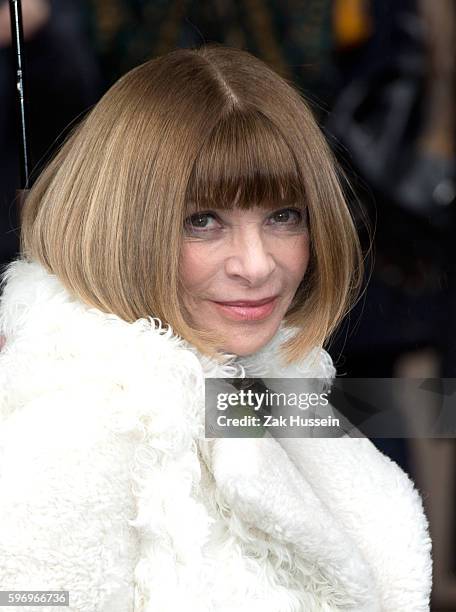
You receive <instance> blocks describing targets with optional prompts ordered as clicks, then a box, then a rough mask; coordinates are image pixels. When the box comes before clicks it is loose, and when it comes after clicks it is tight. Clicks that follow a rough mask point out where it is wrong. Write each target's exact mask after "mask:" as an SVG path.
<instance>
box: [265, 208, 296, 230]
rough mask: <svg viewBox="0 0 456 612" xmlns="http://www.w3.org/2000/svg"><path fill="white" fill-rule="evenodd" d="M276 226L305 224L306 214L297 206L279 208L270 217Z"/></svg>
mask: <svg viewBox="0 0 456 612" xmlns="http://www.w3.org/2000/svg"><path fill="white" fill-rule="evenodd" d="M269 219H270V221H272V225H274V226H279V227H281V226H283V227H290V226H291V227H296V226H301V225H303V224H304V221H305V219H304V214H303V213H302V212H301V211H300V210H296V209H295V208H284V209H283V210H278V211H277V212H275V213H274V214H272V215H271V216H270V217H269Z"/></svg>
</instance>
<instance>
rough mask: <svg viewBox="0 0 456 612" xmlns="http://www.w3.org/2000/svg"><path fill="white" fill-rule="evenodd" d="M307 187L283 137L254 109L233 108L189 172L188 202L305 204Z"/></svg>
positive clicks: (214, 204)
mask: <svg viewBox="0 0 456 612" xmlns="http://www.w3.org/2000/svg"><path fill="white" fill-rule="evenodd" d="M305 199H306V198H305V186H304V183H303V181H302V179H301V177H300V173H299V169H298V166H297V163H296V160H295V157H294V155H293V153H292V151H291V149H290V147H289V146H288V144H287V142H286V140H285V138H284V137H283V135H282V134H281V133H280V131H279V130H278V129H277V127H276V126H274V125H273V124H272V123H271V121H270V120H269V119H268V118H267V117H266V116H265V115H263V114H262V113H261V112H259V111H257V110H247V111H245V110H241V109H239V108H235V109H232V110H230V112H229V113H227V114H226V115H224V116H223V118H222V119H221V121H220V122H219V123H218V124H217V125H216V126H215V127H214V129H213V130H212V132H211V133H210V135H209V137H208V138H207V140H206V142H205V143H204V145H203V147H202V148H201V151H200V152H199V154H198V157H197V159H196V160H195V164H194V166H193V169H192V173H191V176H190V180H189V183H188V188H187V193H186V203H187V205H188V206H189V205H191V206H192V209H194V210H196V211H200V210H205V209H208V208H220V209H231V208H233V207H234V206H236V207H238V208H241V209H244V210H246V209H249V208H252V207H253V206H263V207H266V208H274V207H276V206H277V205H281V204H289V205H291V204H293V205H298V206H304V205H305Z"/></svg>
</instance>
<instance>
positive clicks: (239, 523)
mask: <svg viewBox="0 0 456 612" xmlns="http://www.w3.org/2000/svg"><path fill="white" fill-rule="evenodd" d="M290 333H293V330H289V329H285V328H284V327H282V328H281V329H280V330H279V332H278V333H277V335H276V336H275V338H273V339H272V340H271V342H270V343H269V344H268V345H267V346H266V347H264V348H263V349H262V350H261V351H259V352H258V353H256V354H255V355H253V356H250V357H249V358H244V359H239V358H236V357H235V356H234V355H231V356H227V358H226V362H225V363H224V364H223V365H220V364H217V363H215V362H213V361H212V360H210V359H208V358H207V357H204V356H202V355H199V354H198V353H197V351H196V350H195V349H194V348H193V347H191V346H189V345H188V344H187V343H186V342H185V341H183V340H182V339H181V338H179V337H178V336H176V335H175V334H173V332H172V330H170V329H164V328H163V327H162V326H161V324H160V322H159V321H157V320H156V319H149V320H145V319H142V320H138V321H136V322H135V323H131V324H130V323H126V322H124V321H122V320H121V319H119V318H118V317H116V316H114V315H107V314H105V313H102V312H100V311H99V310H97V309H94V308H90V307H88V306H87V305H85V304H83V303H81V302H80V301H78V300H77V299H75V298H74V297H72V296H71V295H70V294H69V293H68V292H67V291H66V290H65V289H64V287H63V286H62V284H61V283H60V282H59V280H58V279H57V278H56V277H55V276H53V275H50V274H49V273H48V272H47V271H45V270H44V269H43V268H42V267H41V266H40V265H38V264H37V263H31V262H26V261H22V260H17V261H15V262H13V263H12V264H11V265H10V266H9V267H8V268H7V270H6V272H5V275H4V292H3V295H2V297H1V298H0V334H4V335H5V337H6V344H5V346H4V347H3V350H2V351H1V352H0V500H1V501H0V590H7V589H9V590H19V589H24V590H25V589H27V590H31V589H40V590H59V589H65V590H69V591H70V606H69V608H68V609H69V611H70V612H197V611H198V612H235V611H236V612H260V611H261V612H336V611H345V612H349V611H350V612H424V611H426V610H429V593H430V583H431V556H430V549H431V543H430V539H429V535H428V525H427V521H426V518H425V516H424V513H423V508H422V503H421V498H420V496H419V494H418V492H417V490H416V489H415V488H414V485H413V483H412V482H411V480H410V479H409V478H408V476H407V475H406V474H405V473H404V472H403V471H402V470H401V469H400V468H399V467H398V466H397V465H396V464H395V463H394V462H393V461H391V460H390V459H388V458H387V457H386V456H384V455H383V454H382V453H380V452H379V451H378V450H377V449H376V448H375V447H374V446H373V445H372V443H371V442H370V441H369V440H367V439H356V438H344V439H297V438H290V439H277V440H276V439H273V438H271V437H265V438H252V439H215V440H211V439H208V440H206V439H204V426H203V423H204V377H238V376H241V377H242V376H245V375H247V376H261V377H265V378H268V377H271V378H273V377H304V376H312V377H321V378H323V379H330V378H331V377H333V376H334V368H333V366H332V363H331V359H330V357H329V355H328V354H327V353H326V352H325V351H323V350H322V349H318V348H316V349H314V350H313V351H312V352H311V353H310V354H309V355H308V356H307V357H306V359H304V360H303V361H302V362H301V363H300V364H297V365H294V366H290V367H285V366H284V364H283V363H282V362H281V361H280V359H279V354H278V351H277V348H278V346H279V345H280V344H281V342H283V340H284V339H285V338H286V337H288V335H289V334H290ZM16 609H17V610H21V609H22V608H16ZM25 609H27V610H30V611H33V610H35V609H36V611H38V610H52V609H54V608H50V607H49V608H47V607H40V608H34V607H27V608H25V607H24V610H25Z"/></svg>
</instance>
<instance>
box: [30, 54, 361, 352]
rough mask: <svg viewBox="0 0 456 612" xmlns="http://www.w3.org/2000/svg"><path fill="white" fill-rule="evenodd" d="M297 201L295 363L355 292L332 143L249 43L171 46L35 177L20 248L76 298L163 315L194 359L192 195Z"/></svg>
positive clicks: (210, 204)
mask: <svg viewBox="0 0 456 612" xmlns="http://www.w3.org/2000/svg"><path fill="white" fill-rule="evenodd" d="M290 202H299V203H301V204H302V203H305V206H307V211H308V221H309V235H310V245H311V246H310V250H311V253H310V262H309V266H308V269H307V272H306V274H305V276H304V278H303V281H302V283H301V285H300V286H299V288H298V290H297V292H296V295H295V297H294V300H293V302H292V304H291V306H290V308H289V310H288V312H287V314H286V316H285V319H284V321H285V324H286V325H287V326H297V327H298V328H299V333H298V334H296V335H295V336H294V337H292V338H291V339H289V340H288V341H287V342H286V343H285V344H283V345H282V347H281V351H282V357H283V358H284V360H285V362H286V363H288V364H290V363H292V362H294V361H297V360H299V359H301V358H302V357H303V356H304V355H305V354H306V353H307V352H308V351H309V350H310V348H312V347H314V346H322V345H323V344H324V342H325V341H326V339H327V338H328V336H329V335H330V333H331V332H332V331H333V330H334V329H335V327H336V326H337V324H338V323H339V322H340V320H341V318H342V317H343V315H344V314H345V313H346V312H347V310H348V308H349V306H350V304H351V303H352V301H353V299H354V297H355V296H356V295H357V293H358V290H359V287H360V280H361V275H362V258H361V253H360V247H359V242H358V238H357V234H356V230H355V228H354V224H353V222H352V219H351V216H350V213H349V211H348V208H347V206H346V203H345V200H344V195H343V191H342V189H341V186H340V181H339V178H338V172H337V169H336V166H335V163H334V161H333V158H332V155H331V153H330V150H329V148H328V146H327V144H326V142H325V140H324V137H323V135H322V133H321V132H320V130H319V128H318V126H317V124H316V122H315V120H314V118H313V117H312V114H311V111H310V110H309V108H308V106H307V105H306V103H305V102H304V100H303V99H302V97H301V95H300V94H299V93H298V91H297V90H296V89H295V88H293V87H292V85H291V84H290V83H288V82H287V81H286V80H284V79H283V78H281V77H280V76H279V75H277V74H276V73H275V72H274V71H273V70H271V69H270V68H269V67H268V66H267V65H266V64H264V63H263V62H262V61H260V60H259V59H257V58H255V57H253V56H252V55H250V54H249V53H247V52H246V51H242V50H239V49H234V48H229V47H225V46H222V45H218V44H210V45H206V46H204V47H201V48H199V49H197V50H195V49H179V50H175V51H173V52H171V53H169V54H167V55H164V56H162V57H158V58H155V59H153V60H151V61H148V62H146V63H145V64H142V65H141V66H138V67H136V68H135V69H133V70H131V71H130V72H129V73H127V74H126V75H125V76H123V77H122V78H121V79H120V80H119V81H117V82H116V83H115V84H114V85H113V86H112V87H111V88H110V89H109V91H108V92H107V93H106V94H105V95H104V96H103V97H102V98H101V100H100V101H99V102H98V104H97V105H96V106H95V107H94V108H93V109H92V110H91V112H90V113H89V114H88V115H87V116H86V118H85V119H84V120H83V121H82V123H81V124H80V125H78V127H77V128H76V129H75V131H74V132H73V133H72V134H71V136H70V137H69V138H68V140H67V141H66V143H65V144H64V145H63V147H62V148H61V149H60V151H59V152H58V154H57V155H56V157H55V158H54V159H53V161H52V162H51V163H50V164H49V165H48V167H47V168H46V169H45V171H44V172H43V173H42V174H41V176H40V177H39V178H38V180H37V181H36V183H35V185H34V186H33V188H32V189H31V191H30V193H29V195H28V197H27V200H26V202H25V205H24V208H23V213H22V219H21V225H22V228H21V249H22V253H23V256H25V258H26V259H31V260H34V261H39V262H40V263H41V264H43V265H44V266H45V267H46V268H47V269H48V270H49V271H50V272H51V273H53V274H55V275H56V276H57V277H58V278H59V279H60V280H61V281H62V282H63V284H64V285H65V286H66V287H67V289H69V290H70V291H71V292H72V293H73V294H74V295H76V296H77V297H79V298H80V299H82V300H83V301H84V302H86V303H87V304H89V305H91V306H94V307H96V308H98V309H100V310H102V311H104V312H107V313H114V314H116V315H118V316H119V317H121V318H122V319H124V320H125V321H128V322H132V321H135V320H136V319H139V318H149V317H158V318H159V319H160V320H161V321H162V323H164V324H165V325H168V326H171V328H172V329H173V331H174V332H175V333H177V334H179V335H180V336H181V337H182V338H184V339H185V340H187V341H188V342H190V343H192V344H193V345H194V346H195V347H196V348H197V349H198V350H200V351H201V352H202V353H204V354H206V355H209V356H212V357H214V358H219V357H220V356H221V351H220V349H219V348H218V347H220V346H221V339H220V338H219V337H217V335H216V334H214V333H210V332H209V331H208V330H203V329H197V328H195V327H194V326H192V323H191V321H190V320H189V316H188V313H187V312H186V311H185V309H184V306H183V304H182V300H181V299H180V295H181V291H182V285H181V281H180V277H179V258H180V250H181V244H182V241H183V226H184V220H185V218H186V215H187V210H188V206H189V203H192V206H193V207H194V208H192V211H194V210H195V207H196V210H203V209H206V210H207V208H211V209H214V208H232V207H233V206H234V205H236V206H238V207H240V208H242V209H248V208H249V207H252V206H255V205H256V206H258V205H261V206H265V207H268V208H269V207H271V208H272V207H278V206H281V205H282V204H283V203H286V204H288V203H290Z"/></svg>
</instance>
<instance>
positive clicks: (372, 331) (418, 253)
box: [0, 0, 456, 612]
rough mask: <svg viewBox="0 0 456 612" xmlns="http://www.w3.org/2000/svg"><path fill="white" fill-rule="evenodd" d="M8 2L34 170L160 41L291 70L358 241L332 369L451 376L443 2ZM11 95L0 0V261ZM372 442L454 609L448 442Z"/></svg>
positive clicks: (451, 217) (455, 86)
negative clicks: (358, 263) (389, 461)
mask: <svg viewBox="0 0 456 612" xmlns="http://www.w3.org/2000/svg"><path fill="white" fill-rule="evenodd" d="M22 12H23V20H24V35H25V60H26V78H27V80H26V87H27V99H28V111H29V127H30V146H31V160H32V168H33V169H34V175H35V176H36V174H37V173H39V171H40V169H42V167H43V166H44V164H45V163H46V161H47V160H48V159H49V157H50V156H51V155H52V152H53V151H55V148H56V147H57V146H58V145H59V143H60V142H61V141H62V139H63V138H64V137H65V135H66V134H67V133H68V130H69V129H70V128H71V126H72V125H74V123H75V122H77V121H78V120H80V118H81V117H83V116H84V114H85V113H86V112H87V111H88V110H89V109H90V108H91V106H92V105H94V104H95V103H96V102H97V100H98V99H99V98H100V96H101V95H102V94H103V92H104V91H106V89H107V88H108V87H109V86H110V85H111V84H112V83H113V82H114V81H115V80H116V79H117V78H118V77H119V76H120V75H122V74H123V73H125V72H126V71H128V70H129V69H130V68H132V67H134V66H136V65H137V64H139V63H141V62H143V61H146V60H147V59H150V58H151V57H154V56H158V55H161V54H164V53H167V52H168V51H170V50H172V49H175V48H176V47H195V46H200V45H201V44H204V43H207V42H212V41H218V42H221V43H224V44H227V45H230V46H234V47H240V48H243V49H246V50H248V51H250V52H252V53H253V54H254V55H256V56H258V57H260V58H261V59H263V60H264V61H265V62H267V63H268V64H269V65H270V66H271V67H272V68H273V69H275V70H276V71H277V72H278V73H279V74H281V75H282V76H284V77H286V78H288V79H291V80H293V81H294V83H295V84H296V86H297V87H298V88H299V90H300V91H301V92H302V94H303V95H304V96H305V97H306V98H307V100H308V101H309V103H310V105H311V106H312V108H313V110H314V112H315V114H316V116H317V118H318V121H319V123H320V125H321V127H322V128H323V129H324V131H325V133H326V135H327V138H328V140H329V142H330V144H331V146H332V148H333V150H334V153H335V154H336V156H337V158H338V159H339V162H340V164H341V166H342V167H343V169H344V171H345V174H346V176H347V178H348V181H349V184H350V185H351V187H350V188H347V197H348V199H349V201H350V204H351V206H352V209H353V214H354V216H355V218H356V219H357V222H358V224H359V228H360V235H361V238H362V241H363V244H364V247H365V251H366V264H367V266H366V270H367V271H366V287H365V291H364V293H363V296H362V299H361V300H360V301H359V302H358V304H357V305H356V307H355V308H354V309H353V310H352V312H351V313H350V315H349V316H348V317H347V318H346V320H345V322H344V324H343V325H342V326H341V328H340V330H339V332H338V333H337V334H336V335H335V336H334V338H333V339H332V342H331V344H330V346H329V351H330V353H331V355H332V357H333V359H334V361H335V364H336V366H337V368H338V373H339V376H343V377H347V378H356V377H358V378H370V379H373V380H371V381H370V382H369V383H368V384H371V385H372V393H376V392H377V391H376V386H375V378H381V377H383V378H389V377H398V376H400V377H410V378H428V377H454V376H455V372H456V252H455V249H454V243H455V238H454V233H455V230H456V217H455V199H456V157H455V150H456V142H455V140H456V127H455V121H456V104H455V102H456V66H455V64H456V53H455V45H456V42H455V31H456V2H455V1H454V0H301V1H298V0H282V1H280V0H212V1H210V0H207V1H204V0H202V1H199V2H197V1H193V0H22ZM14 96H15V76H14V63H13V51H12V48H11V34H10V16H9V3H8V1H7V0H0V109H1V112H0V266H3V265H5V264H6V263H7V262H8V261H10V260H11V259H13V258H14V257H15V256H16V255H17V254H18V249H19V231H18V203H17V198H16V197H15V194H16V190H17V189H18V187H19V160H18V155H19V142H18V140H19V139H18V135H19V131H18V127H17V122H16V115H15V104H14ZM366 222H367V225H368V226H370V231H368V230H367V229H366ZM371 238H372V240H371ZM349 384H350V382H349V381H347V385H349ZM380 392H381V391H378V393H380ZM394 401H395V399H394V398H391V397H385V402H394ZM426 409H427V410H428V411H429V413H431V412H432V411H433V410H437V409H438V407H436V406H433V405H432V404H431V403H430V404H429V406H427V407H426ZM373 442H374V443H375V444H376V445H377V447H378V448H379V449H381V450H382V451H383V452H385V453H386V454H388V455H389V456H390V457H392V458H393V459H394V460H395V461H397V462H398V463H399V464H400V465H401V466H402V467H403V469H405V470H406V471H407V472H408V473H409V474H410V475H411V477H412V478H413V479H414V480H415V482H416V484H417V486H418V488H419V489H420V491H421V494H422V496H423V500H424V503H425V506H426V512H427V515H428V517H429V520H430V525H431V534H432V537H433V541H434V582H435V587H434V592H433V607H432V610H433V611H435V612H437V611H442V612H443V611H453V612H456V528H455V525H456V522H455V518H456V503H455V501H456V499H455V498H456V493H455V489H454V483H455V480H456V479H455V476H456V474H455V471H456V470H455V467H456V444H455V443H454V440H452V439H434V440H432V439H423V438H420V437H417V438H411V439H407V440H403V439H395V438H390V439H379V438H376V439H373ZM411 612H413V611H411Z"/></svg>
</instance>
